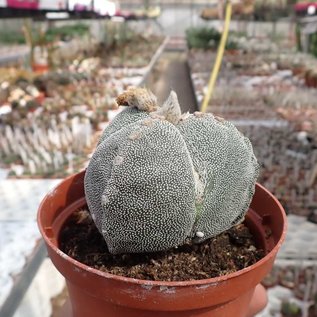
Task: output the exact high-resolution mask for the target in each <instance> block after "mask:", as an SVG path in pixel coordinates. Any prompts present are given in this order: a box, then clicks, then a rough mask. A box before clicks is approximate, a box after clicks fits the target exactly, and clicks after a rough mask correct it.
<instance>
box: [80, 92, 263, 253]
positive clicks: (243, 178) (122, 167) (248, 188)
mask: <svg viewBox="0 0 317 317" xmlns="http://www.w3.org/2000/svg"><path fill="white" fill-rule="evenodd" d="M117 103H118V104H119V105H126V106H128V108H127V109H125V110H123V111H122V112H121V113H120V114H118V115H117V117H116V118H115V119H114V120H113V121H112V123H111V124H110V125H109V127H107V128H106V130H105V131H104V133H103V135H102V136H101V139H100V142H99V144H98V146H97V148H96V150H95V152H94V154H93V156H92V158H91V161H90V162H89V165H88V167H87V171H86V176H85V193H86V199H87V204H88V207H89V210H90V213H91V215H92V219H93V220H94V221H95V224H96V226H97V228H98V229H99V231H100V232H101V234H102V235H103V237H104V239H105V241H106V243H107V246H108V249H109V251H110V252H111V253H113V254H118V253H140V252H154V251H161V250H167V249H170V248H173V247H177V246H179V245H182V244H184V243H185V242H186V241H189V240H193V242H198V243H199V242H202V241H204V240H206V239H208V238H210V237H212V236H215V235H218V234H220V233H221V232H223V231H225V230H227V229H229V228H231V227H232V226H233V225H235V224H238V223H240V222H241V221H243V219H244V215H245V213H246V212H247V210H248V207H249V204H250V202H251V199H252V196H253V193H254V189H255V182H256V178H257V176H258V172H259V166H258V163H257V160H256V158H255V156H254V154H253V150H252V146H251V143H250V141H249V140H248V139H247V138H245V137H244V136H243V135H242V134H241V133H240V132H239V131H238V130H237V129H236V128H235V127H234V125H233V124H231V123H229V122H227V121H225V120H223V119H221V118H217V117H214V116H213V115H212V114H203V113H199V112H196V113H195V114H189V113H187V114H181V110H180V106H179V104H178V100H177V96H176V94H175V92H171V94H170V96H169V98H168V99H167V101H166V102H165V103H164V104H163V105H162V107H158V105H157V101H156V98H155V96H154V95H153V94H152V93H150V92H149V91H147V90H145V89H142V88H136V89H131V90H129V91H127V92H125V93H123V94H122V95H120V96H119V97H118V98H117Z"/></svg>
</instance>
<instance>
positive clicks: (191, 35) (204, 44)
mask: <svg viewBox="0 0 317 317" xmlns="http://www.w3.org/2000/svg"><path fill="white" fill-rule="evenodd" d="M186 40H187V46H188V47H189V48H200V49H209V48H212V49H216V48H217V47H218V45H219V42H220V40H221V33H220V32H219V31H218V30H216V29H214V28H206V27H201V28H189V29H187V30H186ZM237 48H238V44H237V43H236V42H235V41H234V40H233V39H232V37H231V38H230V37H229V39H228V41H227V43H226V49H229V50H234V49H237Z"/></svg>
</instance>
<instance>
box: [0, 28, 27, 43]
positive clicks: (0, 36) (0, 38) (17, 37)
mask: <svg viewBox="0 0 317 317" xmlns="http://www.w3.org/2000/svg"><path fill="white" fill-rule="evenodd" d="M0 43H1V44H9V45H10V44H25V38H24V35H23V33H22V32H17V31H10V32H8V31H4V30H2V31H0Z"/></svg>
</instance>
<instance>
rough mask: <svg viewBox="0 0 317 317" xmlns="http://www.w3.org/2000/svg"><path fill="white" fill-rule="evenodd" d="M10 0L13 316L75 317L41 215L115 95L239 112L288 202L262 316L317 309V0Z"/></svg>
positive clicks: (266, 178) (3, 109) (235, 118)
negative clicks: (134, 93)
mask: <svg viewBox="0 0 317 317" xmlns="http://www.w3.org/2000/svg"><path fill="white" fill-rule="evenodd" d="M231 2H232V18H231V21H230V30H229V35H228V39H227V42H226V47H225V49H224V54H223V58H222V63H221V67H220V70H219V73H218V76H217V80H216V82H215V86H214V88H213V91H212V94H211V95H210V96H209V98H206V95H208V90H209V89H210V76H211V74H212V73H213V71H214V65H215V61H216V60H217V58H218V53H219V50H218V48H219V46H220V43H221V41H222V35H223V32H224V30H225V15H226V1H200V0H196V1H194V0H192V1H189V0H188V1H186V0H183V1H177V0H175V1H172V0H165V1H163V0H162V1H152V0H144V1H141V0H140V1H138V0H133V1H102V0H94V1H91V0H69V1H67V0H56V1H55V0H52V1H49V0H21V1H15V0H0V316H1V317H11V316H14V317H20V316H21V317H22V316H23V317H58V316H70V313H69V305H70V304H69V299H68V293H67V289H66V286H65V281H64V278H63V276H62V275H61V274H60V273H59V272H58V271H57V270H56V269H55V267H54V266H53V265H52V263H51V261H50V259H49V258H48V257H47V252H46V248H45V245H44V242H43V241H42V239H41V235H40V232H39V230H38V227H37V223H36V216H37V210H38V207H39V204H40V202H41V200H42V199H43V197H44V196H45V195H46V194H47V193H48V192H49V191H50V190H52V189H53V188H54V187H55V186H56V185H57V184H58V183H59V182H60V181H61V180H62V179H64V178H66V177H67V176H69V175H72V174H74V173H77V172H79V171H81V170H82V169H84V168H85V167H86V166H87V163H88V161H89V159H90V158H91V153H92V151H93V149H94V147H95V146H96V144H97V142H98V139H99V137H100V135H101V133H102V131H103V129H104V128H105V127H107V126H108V125H109V123H110V122H112V120H113V119H114V118H115V116H116V115H117V114H118V113H120V111H122V107H118V106H117V105H116V102H115V98H116V97H117V96H118V95H119V94H121V93H122V92H123V91H125V90H126V89H128V88H129V87H132V86H140V87H143V86H146V87H148V88H149V89H151V90H152V91H153V93H154V94H155V95H156V96H157V97H158V100H159V102H160V103H163V101H164V100H165V99H166V98H167V97H168V95H169V93H170V91H171V90H175V92H176V93H177V95H178V98H179V102H180V105H181V107H182V111H183V112H187V111H189V112H191V113H194V112H195V111H200V110H201V109H202V106H203V104H204V103H205V104H206V112H208V113H213V114H214V115H215V116H219V117H223V118H225V119H226V120H230V121H231V122H233V123H234V124H235V125H236V127H237V128H238V130H239V131H241V132H242V133H243V134H245V135H246V136H247V137H248V138H249V139H250V140H251V142H252V144H253V148H254V152H255V155H256V157H257V159H258V161H259V163H260V166H261V173H260V176H259V179H258V182H259V183H260V184H262V185H264V186H265V187H266V188H268V189H269V190H270V191H271V192H272V193H273V194H274V195H275V196H276V197H277V198H278V200H279V201H280V202H281V204H282V205H283V207H284V209H285V211H286V213H287V219H288V232H287V236H286V240H285V243H284V244H283V246H282V247H281V251H280V252H279V253H278V256H277V260H276V262H275V264H274V268H273V270H272V271H271V273H270V274H269V275H267V277H266V278H265V279H264V280H263V282H262V283H263V285H264V286H265V288H266V289H267V293H268V298H269V301H268V305H267V306H266V308H265V309H264V310H263V311H262V312H260V313H259V314H258V315H257V316H258V317H260V316H261V317H277V316H284V317H291V316H297V317H300V316H305V317H314V316H315V317H317V2H314V1H291V0H288V1H286V0H285V1H283V0H275V1H274V0H270V1H268V0H267V1H266V0H241V1H231Z"/></svg>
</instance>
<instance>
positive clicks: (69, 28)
mask: <svg viewBox="0 0 317 317" xmlns="http://www.w3.org/2000/svg"><path fill="white" fill-rule="evenodd" d="M88 32H89V26H88V25H86V24H83V23H77V24H74V25H64V26H61V27H53V28H50V29H48V30H47V31H46V33H45V38H46V40H47V41H48V42H52V41H54V40H56V39H61V40H64V41H67V40H70V39H72V38H74V37H80V36H83V35H85V34H87V33H88Z"/></svg>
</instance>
